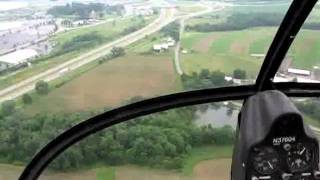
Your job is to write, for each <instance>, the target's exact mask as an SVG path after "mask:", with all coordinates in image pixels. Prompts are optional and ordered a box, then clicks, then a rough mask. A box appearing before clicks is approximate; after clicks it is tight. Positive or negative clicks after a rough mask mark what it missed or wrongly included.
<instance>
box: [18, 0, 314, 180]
mask: <svg viewBox="0 0 320 180" xmlns="http://www.w3.org/2000/svg"><path fill="white" fill-rule="evenodd" d="M316 3H317V0H294V1H293V2H292V4H291V6H290V8H289V10H288V12H287V14H286V15H285V18H284V20H283V21H282V23H281V25H280V27H279V29H278V32H277V34H276V36H275V38H274V40H273V42H272V44H271V46H270V48H269V50H268V53H267V55H266V57H265V60H264V62H263V64H262V67H261V69H260V72H259V74H258V77H257V80H256V84H254V85H245V86H234V87H222V88H213V89H203V90H196V91H188V92H181V93H176V94H170V95H165V96H159V97H156V98H151V99H147V100H143V101H140V102H136V103H133V104H129V105H126V106H122V107H120V108H117V109H113V110H111V111H107V112H105V113H103V114H100V115H98V116H95V117H93V118H90V119H88V120H86V121H83V122H81V123H79V124H77V125H75V126H73V127H72V128H70V129H69V130H67V131H65V132H63V133H62V134H60V135H59V136H58V137H56V138H55V139H53V140H52V141H51V142H50V143H48V144H47V145H46V146H45V147H44V148H43V149H42V150H40V151H39V152H38V153H37V154H36V155H35V156H34V158H33V159H32V160H31V162H30V163H29V164H28V165H27V166H26V168H25V169H24V171H23V173H22V174H21V176H20V177H19V180H36V179H38V177H39V176H40V175H41V173H42V172H43V170H44V169H45V168H46V167H47V166H48V164H49V163H50V162H51V161H52V160H54V159H55V158H56V157H57V156H58V155H59V154H61V153H62V152H64V151H65V150H66V149H68V148H69V147H70V146H72V145H73V144H75V143H77V142H79V141H81V140H82V139H84V138H86V137H88V136H90V135H92V134H94V133H96V132H99V131H101V130H104V129H105V128H108V127H110V126H113V125H115V124H119V123H121V122H125V121H129V120H132V119H134V118H137V117H141V116H145V115H149V114H152V113H156V112H161V111H165V110H169V109H173V108H178V107H184V106H190V105H197V104H204V103H210V102H219V101H229V100H245V99H246V98H248V97H249V96H252V95H254V94H256V93H258V92H261V91H265V90H271V89H276V90H279V91H281V92H283V93H285V94H286V95H288V96H290V97H320V83H318V84H315V83H296V82H285V83H274V82H272V79H273V78H274V76H275V74H276V72H277V71H278V69H279V67H280V65H281V63H282V61H283V59H284V57H285V55H286V53H287V51H288V49H289V48H290V46H291V44H292V42H293V40H294V39H295V37H296V34H297V33H298V32H299V30H300V28H301V26H302V25H303V23H304V21H305V20H306V18H307V17H308V15H309V14H310V12H311V10H312V9H313V7H314V5H315V4H316Z"/></svg>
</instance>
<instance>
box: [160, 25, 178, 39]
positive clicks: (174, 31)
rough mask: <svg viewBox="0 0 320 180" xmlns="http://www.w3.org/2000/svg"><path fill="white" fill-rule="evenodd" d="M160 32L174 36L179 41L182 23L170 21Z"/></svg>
mask: <svg viewBox="0 0 320 180" xmlns="http://www.w3.org/2000/svg"><path fill="white" fill-rule="evenodd" d="M160 32H161V33H162V34H163V35H164V36H169V37H172V38H173V39H174V40H176V41H179V39H180V25H179V24H178V23H177V22H173V23H170V24H169V25H167V26H165V27H163V28H162V29H161V30H160Z"/></svg>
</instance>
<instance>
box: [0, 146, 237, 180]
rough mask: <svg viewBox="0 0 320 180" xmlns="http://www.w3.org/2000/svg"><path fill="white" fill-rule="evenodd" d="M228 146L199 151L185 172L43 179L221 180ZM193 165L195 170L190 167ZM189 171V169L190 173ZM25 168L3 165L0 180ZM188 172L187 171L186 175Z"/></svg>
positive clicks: (49, 176)
mask: <svg viewBox="0 0 320 180" xmlns="http://www.w3.org/2000/svg"><path fill="white" fill-rule="evenodd" d="M231 150H232V148H231V147H229V146H220V147H219V146H208V147H202V148H196V149H194V150H193V151H192V152H191V153H190V156H188V157H186V159H185V167H184V168H183V170H182V172H179V171H174V170H160V169H152V168H148V167H140V166H135V165H123V166H115V167H110V166H109V167H108V166H104V167H97V168H93V169H90V170H81V171H79V172H61V173H58V172H49V171H46V172H45V173H44V175H42V176H41V177H40V179H41V180H55V179H68V180H69V179H70V180H106V179H108V180H140V179H141V180H162V179H168V180H178V179H184V180H203V179H214V180H222V179H227V178H228V177H229V172H230V165H231V160H230V157H231ZM191 165H192V166H191ZM189 168H190V169H189ZM22 169H23V168H22V167H19V166H12V165H3V164H2V165H0V180H14V179H17V177H18V175H19V174H20V173H21V171H22ZM185 169H188V171H187V172H186V171H185Z"/></svg>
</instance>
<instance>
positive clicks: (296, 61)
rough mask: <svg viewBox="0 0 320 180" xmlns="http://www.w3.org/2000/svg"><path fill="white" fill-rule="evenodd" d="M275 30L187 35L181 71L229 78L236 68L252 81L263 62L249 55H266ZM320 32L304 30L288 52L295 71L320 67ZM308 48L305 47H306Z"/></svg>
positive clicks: (183, 40)
mask: <svg viewBox="0 0 320 180" xmlns="http://www.w3.org/2000/svg"><path fill="white" fill-rule="evenodd" d="M276 30H277V28H275V27H257V28H250V29H245V30H241V31H225V32H211V33H198V32H186V33H185V34H184V35H183V38H182V47H183V49H186V50H187V51H188V53H187V54H183V55H182V60H181V63H182V68H183V70H184V71H185V72H186V73H188V74H190V73H192V72H199V71H200V70H201V69H205V68H207V69H210V70H220V71H223V72H225V73H226V74H231V73H232V71H233V70H234V69H236V68H241V69H244V70H246V71H247V73H248V75H249V77H251V78H254V77H255V76H256V75H257V73H258V71H259V70H260V66H261V63H262V61H263V58H256V57H252V56H251V54H265V53H266V52H267V50H268V48H269V46H270V45H271V42H272V39H273V37H274V35H275V33H276ZM319 34H320V31H316V30H305V29H303V30H302V31H301V32H300V34H298V36H297V39H296V40H295V42H294V43H293V46H292V47H291V49H290V50H289V52H288V56H291V57H293V66H294V67H295V68H302V69H310V70H311V69H312V67H313V66H314V65H317V64H318V63H320V61H318V60H317V58H315V57H320V54H319V51H318V50H317V49H319V47H320V36H319ZM306 44H307V45H306Z"/></svg>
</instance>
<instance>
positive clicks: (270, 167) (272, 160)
mask: <svg viewBox="0 0 320 180" xmlns="http://www.w3.org/2000/svg"><path fill="white" fill-rule="evenodd" d="M278 166H279V157H278V154H277V152H276V151H275V150H274V149H273V148H271V147H262V148H254V153H253V168H254V169H255V170H256V171H257V172H258V173H260V174H263V175H269V174H272V173H274V172H275V171H277V169H278Z"/></svg>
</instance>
